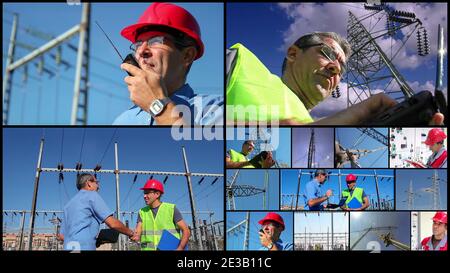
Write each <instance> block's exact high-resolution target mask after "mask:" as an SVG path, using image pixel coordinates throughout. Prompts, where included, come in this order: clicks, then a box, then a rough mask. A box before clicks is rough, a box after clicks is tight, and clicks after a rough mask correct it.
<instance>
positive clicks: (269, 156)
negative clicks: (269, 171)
mask: <svg viewBox="0 0 450 273" xmlns="http://www.w3.org/2000/svg"><path fill="white" fill-rule="evenodd" d="M261 165H262V167H263V168H270V167H272V166H273V165H275V160H273V154H272V152H271V151H268V152H267V156H266V159H263V161H262V164H261Z"/></svg>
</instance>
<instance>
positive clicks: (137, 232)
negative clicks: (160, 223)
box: [131, 222, 142, 242]
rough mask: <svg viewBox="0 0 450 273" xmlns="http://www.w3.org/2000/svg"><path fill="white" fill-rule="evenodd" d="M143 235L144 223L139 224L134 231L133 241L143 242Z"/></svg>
mask: <svg viewBox="0 0 450 273" xmlns="http://www.w3.org/2000/svg"><path fill="white" fill-rule="evenodd" d="M141 234H142V222H138V223H137V225H136V228H135V229H134V235H133V237H131V240H133V241H135V242H139V241H140V240H141Z"/></svg>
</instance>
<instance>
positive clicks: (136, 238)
mask: <svg viewBox="0 0 450 273" xmlns="http://www.w3.org/2000/svg"><path fill="white" fill-rule="evenodd" d="M130 239H131V240H132V241H133V242H136V243H138V242H139V241H140V240H141V235H140V234H139V233H138V232H137V231H136V230H135V231H134V234H133V236H131V237H130Z"/></svg>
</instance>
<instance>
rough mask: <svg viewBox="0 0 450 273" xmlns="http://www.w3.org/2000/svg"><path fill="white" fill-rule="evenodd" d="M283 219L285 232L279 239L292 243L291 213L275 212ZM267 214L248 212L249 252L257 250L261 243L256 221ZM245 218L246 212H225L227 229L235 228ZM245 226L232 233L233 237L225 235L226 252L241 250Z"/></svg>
mask: <svg viewBox="0 0 450 273" xmlns="http://www.w3.org/2000/svg"><path fill="white" fill-rule="evenodd" d="M277 213H278V214H280V215H281V217H283V220H284V224H285V230H284V231H283V232H282V233H281V237H280V239H281V240H283V242H287V243H293V233H292V221H293V215H292V212H277ZM266 214H267V212H250V243H249V250H259V248H260V247H261V243H260V241H259V235H258V232H259V230H260V229H261V225H260V224H258V221H259V220H261V219H263V218H264V216H266ZM245 217H246V212H227V227H226V229H227V230H228V229H229V228H231V227H233V226H235V225H236V224H238V223H239V222H241V221H242V220H244V219H245ZM244 230H245V225H243V226H242V227H241V228H240V232H234V234H233V235H231V234H227V242H226V244H227V248H226V249H227V250H242V249H243V245H244V236H245V235H244V234H245V232H244Z"/></svg>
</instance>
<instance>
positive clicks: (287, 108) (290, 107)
mask: <svg viewBox="0 0 450 273" xmlns="http://www.w3.org/2000/svg"><path fill="white" fill-rule="evenodd" d="M231 48H232V49H237V54H236V55H235V58H236V60H235V62H234V67H233V68H232V71H231V72H230V73H231V75H230V77H229V81H228V82H227V99H226V101H227V107H229V106H234V107H235V108H236V106H238V105H239V106H243V107H248V106H256V109H257V113H256V119H255V118H254V117H252V115H251V114H249V113H245V118H244V120H243V119H242V118H241V117H240V115H239V112H238V111H227V120H233V121H246V122H248V121H270V120H284V119H294V120H296V121H298V122H301V123H310V122H313V119H312V118H311V116H310V115H309V112H308V110H307V109H306V107H305V106H304V105H303V103H302V101H301V100H300V99H299V98H298V97H297V95H295V94H294V93H293V92H292V90H291V89H289V87H287V86H286V85H285V84H284V83H283V81H282V80H281V79H280V77H278V76H276V75H274V74H272V73H271V72H270V71H269V70H268V69H267V68H266V67H265V66H264V64H263V63H262V62H261V61H260V60H259V59H258V58H257V57H256V56H255V55H254V54H253V53H252V52H251V51H250V50H248V49H247V48H245V47H244V46H243V45H242V44H239V43H238V44H235V45H233V46H232V47H231ZM274 106H276V107H277V108H278V112H277V111H276V110H275V109H274V108H273V107H274ZM227 109H231V107H230V108H227Z"/></svg>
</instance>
